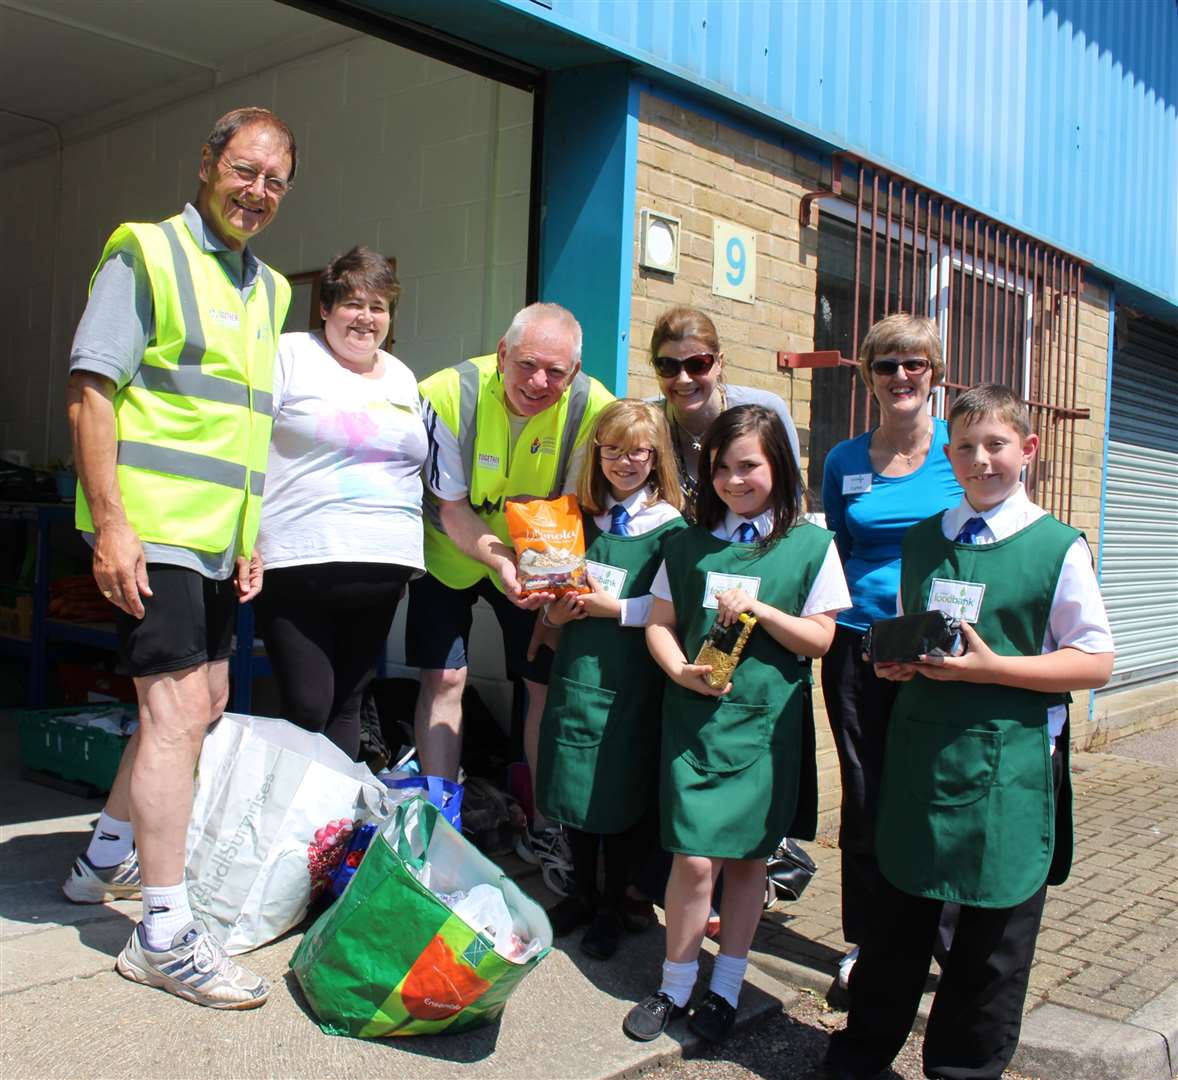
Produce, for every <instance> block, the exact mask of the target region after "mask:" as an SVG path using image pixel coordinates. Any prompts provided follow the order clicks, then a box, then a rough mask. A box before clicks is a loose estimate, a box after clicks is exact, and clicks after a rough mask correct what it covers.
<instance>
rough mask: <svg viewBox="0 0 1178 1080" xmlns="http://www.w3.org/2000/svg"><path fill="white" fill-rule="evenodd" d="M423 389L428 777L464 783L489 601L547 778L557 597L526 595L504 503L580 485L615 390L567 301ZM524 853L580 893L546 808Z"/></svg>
mask: <svg viewBox="0 0 1178 1080" xmlns="http://www.w3.org/2000/svg"><path fill="white" fill-rule="evenodd" d="M420 389H421V397H422V412H423V416H424V418H425V428H426V434H427V436H428V437H429V454H428V457H427V458H426V463H425V483H426V499H425V510H426V523H425V567H426V574H425V576H424V577H420V578H418V579H417V580H416V581H413V582H412V583H411V584H410V586H409V612H408V617H407V621H406V632H405V658H406V660H407V662H408V663H410V664H412V665H413V666H414V667H418V668H420V669H421V693H420V696H419V697H418V701H417V710H416V714H415V717H414V728H415V734H416V741H417V751H418V755H419V757H420V758H421V765H422V770H423V771H424V772H428V773H431V774H433V775H436V776H444V777H446V778H448V779H450V780H453V779H455V778H456V777H457V774H458V764H459V757H460V755H461V752H462V691H463V689H464V687H465V686H466V668H467V642H468V639H469V637H470V627H471V609H472V608H473V606H474V604H475V602H476V601H477V600H478V599H479V598H480V597H481V598H482V599H484V600H486V601H487V602H488V603H489V604H490V605H491V608H492V610H493V611H494V613H495V617H496V619H497V620H498V622H499V626H500V628H501V629H502V631H503V652H504V661H505V666H506V668H507V674H508V676H509V677H510V678H513V679H515V678H522V679H523V681H524V686H525V688H526V689H527V713H526V716H525V719H524V749H525V753H526V755H527V759H528V763H529V765H530V767H531V769H532V773H533V776H534V775H535V769H536V754H537V746H538V744H539V738H540V717H541V716H542V714H543V712H544V701H545V697H546V694H547V686H548V673H549V669H550V667H551V664H552V652H551V650H550V649H548V648H547V647H546V646H545V647H541V648H540V649H538V650H537V651H536V652H535V655H534V656H532V657H529V655H528V654H529V651H530V650H529V644H530V642H531V639H532V634H533V629H534V627H535V623H536V611H537V609H538V608H539V607H541V606H542V605H543V604H545V603H547V602H549V601H551V600H552V599H554V597H553V596H552V595H551V594H550V593H532V594H530V595H528V596H525V595H524V593H523V591H522V590H521V588H520V585H519V581H518V579H517V576H516V563H515V554H514V550H513V548H512V545H511V542H510V540H509V539H508V533H507V524H506V513H505V510H504V503H505V501H506V500H507V499H510V498H520V497H524V496H533V497H539V498H544V499H547V498H553V497H555V496H558V495H560V494H562V493H565V492H569V491H574V490H575V489H576V481H577V476H578V474H579V472H580V461H581V459H582V458H583V456H584V447H585V443H586V441H587V439H588V435H589V432H590V430H591V429H592V427H593V421H594V418H595V417H596V416H597V414H598V413H599V412H600V411H601V410H602V409H603V408H605V406H606V405H608V404H609V402H610V401H612V400H613V395H612V394H610V392H609V391H608V390H607V389H606V388H605V387H604V386H602V385H601V383H599V382H598V381H597V380H596V379H592V378H590V377H589V376H588V375H586V374H585V373H584V372H582V371H581V326H580V324H579V323H578V322H577V320H576V319H575V318H573V316H572V314H571V313H570V312H568V311H566V310H565V309H564V308H562V307H560V306H559V305H558V304H532V305H530V306H529V307H526V308H524V309H523V310H522V311H520V312H519V313H518V314H517V315H516V316H515V318H514V319H512V321H511V325H510V326H509V327H508V328H507V333H505V334H504V335H503V337H502V339H501V340H500V341H499V346H498V348H497V349H496V351H495V352H494V353H491V354H490V355H488V356H480V357H477V358H475V359H473V360H467V361H465V362H463V363H461V364H458V365H457V366H455V367H451V368H445V369H443V370H442V371H439V372H436V373H435V374H433V375H431V376H430V377H429V378H427V379H425V380H424V381H423V382H422V383H421V387H420ZM519 854H520V855H521V856H522V857H523V858H525V859H527V860H528V861H529V862H531V863H533V864H537V863H538V864H539V866H540V868H541V871H542V872H543V876H544V880H545V882H546V883H547V885H548V887H549V888H551V889H552V890H553V891H554V892H556V893H558V894H559V895H561V896H564V895H566V894H567V892H568V890H569V888H570V887H571V874H572V866H571V862H570V858H569V852H568V849H567V846H566V844H565V842H564V838H563V836H562V835H561V832H560V828H559V826H556V825H551V824H550V823H548V822H547V821H545V820H544V819H543V817H542V816H541V815H540V814H538V813H537V814H536V816H535V818H534V820H533V823H532V828H531V830H530V831H529V832H528V834H527V836H526V837H525V838H523V840H522V841H521V845H520V847H519Z"/></svg>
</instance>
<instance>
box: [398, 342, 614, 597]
mask: <svg viewBox="0 0 1178 1080" xmlns="http://www.w3.org/2000/svg"><path fill="white" fill-rule="evenodd" d="M420 390H421V396H422V397H423V398H424V399H425V400H427V401H428V402H429V403H430V404H431V405H432V406H433V409H434V412H435V414H436V416H435V417H431V418H430V421H429V423H441V424H445V425H446V427H447V428H448V429H449V431H450V433H451V434H452V435H453V436H454V437H455V438H456V439H457V440H458V445H459V448H460V450H461V454H462V461H463V463H464V465H465V467H466V476H465V479H466V481H467V485H468V489H469V490H468V494H467V498H468V499H469V500H470V505H471V509H473V510H474V512H475V513H476V514H478V515H479V517H481V518H482V519H483V520H484V521H485V522H486V523H487V525H488V526H489V527H490V528H491V530H492V531H493V532H494V533H495V535H496V536H498V537H499V538H500V539H501V540H502V541H503V542H504V543H505V544H507V545H508V547H510V546H511V540H510V539H509V538H508V534H507V518H506V515H505V513H504V509H503V503H504V501H505V500H506V499H509V498H512V497H514V496H518V495H531V496H539V497H541V498H554V497H556V496H557V495H559V494H560V493H561V490H562V489H563V487H564V484H565V474H566V473H567V472H568V466H569V461H570V460H571V458H572V455H573V451H574V450H575V449H576V448H577V447H578V446H580V445H581V444H582V443H583V442H584V441H585V439H586V438H587V437H588V435H589V431H590V430H591V429H592V427H593V421H594V420H595V419H596V417H597V414H598V413H599V412H601V410H602V409H604V408H605V407H606V405H608V404H609V403H610V402H611V401H612V400H613V394H611V393H610V392H609V391H608V390H607V389H606V388H605V387H604V386H602V385H601V383H599V382H598V381H597V380H596V379H594V378H591V377H590V376H588V375H586V374H585V373H584V372H578V373H577V376H576V378H574V379H573V381H572V383H571V384H570V385H569V387H568V389H566V390H565V392H564V393H563V394H562V395H561V397H560V400H559V401H557V403H556V404H555V405H551V406H549V407H548V408H547V409H545V410H544V411H543V412H542V413H540V414H539V415H537V416H533V417H531V418H530V419H529V420H528V422H527V424H526V425H525V426H524V429H523V431H522V432H521V433H520V436H519V441H518V442H517V443H516V445H515V447H514V449H513V448H512V446H511V427H510V424H509V421H508V415H507V399H506V397H505V395H504V392H503V379H502V377H501V376H500V374H499V358H498V356H497V355H496V354H494V353H492V354H491V355H489V356H479V357H476V358H475V359H473V360H467V361H465V362H463V363H461V364H458V365H457V366H456V367H450V368H444V369H443V370H442V371H438V372H435V373H434V374H433V375H431V376H429V378H427V379H425V380H423V381H422V383H421V385H420ZM427 433H428V434H430V440H431V442H432V441H433V433H432V432H430V431H429V425H428V424H427ZM434 460H435V459H434V456H433V455H432V454H431V456H430V458H428V459H427V460H426V473H427V475H426V480H427V489H426V490H427V496H426V500H425V510H426V514H425V519H426V521H425V565H426V569H427V570H428V571H429V572H430V573H431V574H433V576H434V577H436V578H437V579H438V580H439V581H440V582H442V584H443V585H448V586H449V587H450V588H451V589H465V588H469V587H470V586H471V585H475V584H477V583H478V582H479V581H480V580H482V579H483V578H485V577H486V578H490V579H491V580H492V581H493V582H494V583H495V585H496V587H497V588H500V589H502V587H503V586H502V584H501V583H500V581H499V577H498V575H497V574H495V573H493V572H492V571H491V569H490V568H489V567H487V566H485V565H483V563H481V562H479V561H478V560H477V559H472V558H471V557H470V556H469V555H465V554H463V552H462V551H460V550H459V548H458V546H457V545H456V544H455V543H454V542H453V541H452V540H451V539H450V538H449V537H448V536H446V534H445V533H444V532H442V529H441V520H440V517H439V515H438V506H437V500H436V499H435V498H434V497H433V496H432V495H430V494H428V491H429V489H428V481H429V479H430V477H429V475H428V473H429V470H430V469H431V468H433V467H435V466H434Z"/></svg>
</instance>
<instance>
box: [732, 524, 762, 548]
mask: <svg viewBox="0 0 1178 1080" xmlns="http://www.w3.org/2000/svg"><path fill="white" fill-rule="evenodd" d="M736 539H737V542H738V543H741V544H755V543H756V542H757V527H756V525H754V524H753V523H752V522H751V521H742V522H741V523H740V527H739V528H738V529H737V530H736Z"/></svg>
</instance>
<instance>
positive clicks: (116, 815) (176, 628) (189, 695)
mask: <svg viewBox="0 0 1178 1080" xmlns="http://www.w3.org/2000/svg"><path fill="white" fill-rule="evenodd" d="M295 157H296V150H295V141H294V136H293V135H292V134H291V131H290V129H289V128H288V127H287V126H286V125H285V124H284V123H283V122H282V121H281V120H279V119H278V117H276V116H274V114H273V113H271V112H270V111H269V110H267V109H260V108H243V109H234V110H233V111H232V112H229V113H226V115H225V116H223V117H221V119H220V120H218V121H217V123H216V125H215V126H214V127H213V130H212V132H211V133H210V134H209V137H208V140H207V142H206V143H205V145H204V147H203V148H202V150H201V156H200V166H199V170H198V176H199V179H200V187H199V189H198V191H197V196H196V199H195V201H194V202H193V203H189V204H188V205H186V206H185V207H184V209H183V211H182V212H181V213H179V214H177V215H176V216H175V217H172V218H169V219H168V220H166V221H163V222H160V223H159V224H154V225H152V224H138V223H132V224H125V225H121V226H119V228H117V229H116V230H115V231H114V233H113V234H112V235H111V238H110V239H109V240H108V241H107V243H106V247H105V249H104V250H103V253H102V257H101V259H100V260H99V263H98V268H97V269H96V270H95V272H94V276H93V279H92V280H91V283H90V299H89V301H88V302H87V305H86V310H85V312H84V313H83V315H82V320H81V322H80V323H79V325H78V330H77V333H76V335H75V337H74V343H73V347H72V349H71V352H70V380H69V388H68V392H67V403H68V408H69V421H70V428H71V431H72V434H73V442H74V458H75V462H76V465H77V470H78V478H79V481H80V484H79V491H78V502H77V524H78V528H79V529H80V530H81V531H82V533H83V534H84V535H85V537H86V538H87V540H88V541H89V543H90V544H91V546H92V547H93V549H94V580H95V582H96V583H97V585H98V588H99V589H100V590H101V591H102V595H103V596H105V597H106V599H107V600H109V601H110V603H111V604H112V605H113V609H114V610H113V615H114V618H115V626H116V629H117V632H118V639H119V658H120V661H121V663H122V666H123V667H124V668H125V670H126V671H127V672H128V673H129V674H130V675H132V676H133V677H134V679H135V691H136V694H137V695H138V699H139V721H140V722H139V729H138V731H137V732H136V733H135V735H134V736H132V739H131V741H130V743H128V746H127V749H126V751H125V752H124V754H123V760H122V763H121V764H120V766H119V772H118V776H117V777H116V778H115V782H114V786H113V788H112V789H111V793H110V796H109V798H108V799H107V804H106V807H105V808H104V809H103V811H102V814H101V816H100V817H99V820H98V827H97V828H96V829H95V832H94V837H93V839H92V840H91V842H90V846H89V847H88V848H87V850H86V852H85V853H84V854H82V855H80V856H79V857H78V859H77V861H76V862H75V863H74V866H73V869H72V870H71V872H70V876H69V878H67V880H66V882H65V884H64V886H63V888H64V891H65V894H66V896H67V897H69V899H71V900H73V901H75V902H76V903H102V902H103V901H105V900H118V899H127V900H130V899H134V898H136V897H138V896H140V894H142V898H143V921H142V922H141V923H140V924H139V925H138V926H136V928H135V930H134V932H133V933H132V935H131V939H130V941H129V942H128V943H127V946H126V948H124V949H123V951H122V953H121V954H120V955H119V958H118V961H117V963H116V967H117V969H118V971H119V973H120V974H122V975H123V976H125V977H126V978H128V979H131V980H133V981H135V982H141V983H145V984H146V985H149V986H156V987H160V988H161V989H164V990H167V991H169V992H170V993H173V994H176V995H177V996H178V997H182V998H185V999H187V1000H189V1001H194V1002H196V1003H197V1004H200V1005H207V1006H210V1007H212V1008H219V1009H248V1008H252V1007H254V1006H257V1005H261V1004H262V1003H263V1002H264V1001H265V1000H266V996H267V994H268V993H269V990H270V987H269V984H268V983H267V981H266V980H265V979H263V978H260V977H258V976H257V975H254V974H253V973H252V972H249V971H247V970H246V969H245V968H243V967H241V966H240V965H238V964H237V963H235V962H234V961H232V960H230V959H229V958H228V957H227V956H226V955H225V953H224V951H223V950H222V949H221V946H220V945H219V944H218V943H217V941H216V940H215V939H214V938H212V937H211V936H210V935H209V934H207V933H206V932H205V928H204V926H203V924H202V923H200V922H199V921H196V920H194V919H193V917H192V912H191V909H190V907H189V902H188V894H187V890H186V887H185V884H184V846H185V835H186V832H187V828H188V820H189V817H190V816H191V813H192V774H193V768H194V766H195V764H196V759H197V756H198V754H199V752H200V745H201V740H202V739H203V737H204V733H205V730H206V729H207V728H208V726H209V724H210V723H211V722H212V721H213V720H215V719H216V718H217V717H218V716H220V715H221V712H222V711H223V710H224V708H225V703H226V701H227V699H228V695H229V665H228V656H229V651H230V640H231V637H232V633H233V624H234V617H235V612H236V610H237V606H238V603H244V602H245V601H247V600H249V599H250V598H251V597H253V596H255V595H257V593H258V592H259V591H260V589H261V587H262V566H261V562H260V560H259V559H258V558H257V557H256V556H255V555H254V552H253V544H254V538H255V536H256V535H257V531H258V521H259V516H260V511H261V500H262V488H263V485H264V483H265V479H266V464H267V454H268V449H269V443H270V422H271V400H272V399H271V393H272V389H273V369H274V355H275V349H276V347H277V344H278V334H279V331H280V330H281V329H282V323H283V320H284V319H285V317H286V311H287V308H288V307H289V306H290V286H289V284H287V282H286V279H285V278H283V277H282V275H280V274H278V273H276V272H275V271H273V270H272V269H270V267H268V266H266V264H265V263H263V262H261V261H260V260H259V259H258V258H257V257H256V256H255V255H254V254H253V253H252V252H251V251H250V249H249V247H248V243H249V241H251V240H252V239H253V238H254V237H255V236H257V235H258V233H260V232H261V231H262V230H263V229H264V228H266V226H267V225H269V224H270V222H271V221H273V220H274V216H275V214H277V212H278V207H279V204H280V203H281V201H282V198H283V196H285V195H286V193H287V192H288V191H289V190H290V185H291V182H292V180H293V179H294V173H295Z"/></svg>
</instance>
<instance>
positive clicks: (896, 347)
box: [822, 315, 961, 988]
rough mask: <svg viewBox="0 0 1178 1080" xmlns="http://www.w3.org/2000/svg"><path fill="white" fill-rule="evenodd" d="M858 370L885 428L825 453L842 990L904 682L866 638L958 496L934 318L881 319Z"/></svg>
mask: <svg viewBox="0 0 1178 1080" xmlns="http://www.w3.org/2000/svg"><path fill="white" fill-rule="evenodd" d="M859 375H860V377H861V378H862V379H863V382H864V383H865V384H866V385H867V387H868V389H869V390H870V391H871V393H872V394H873V395H874V397H875V400H876V402H877V403H878V405H879V427H877V428H875V429H874V430H872V431H869V432H867V433H866V434H864V435H860V436H858V437H857V438H854V439H847V440H846V441H844V442H841V443H839V444H838V445H837V446H835V448H834V449H833V450H831V452H830V454H829V455H828V456H827V458H826V465H825V470H824V472H823V477H822V504H823V510H824V511H825V513H826V524H827V527H828V528H830V529H831V530H833V532H834V536H835V543H836V544H838V549H839V554H840V555H841V556H842V560H843V568H844V570H845V571H846V575H847V584H848V586H849V587H850V590H851V601H852V607H850V608H849V609H848V610H846V611H843V612H840V614H839V616H838V625H837V627H836V629H835V637H834V643H833V644H832V645H831V647H830V652H829V653H827V655H826V659H825V660H823V662H822V694H823V697H824V698H825V700H826V714H827V716H828V717H829V718H830V727H831V731H832V733H833V735H834V742H835V748H836V750H837V751H838V759H839V773H840V776H841V779H842V789H843V800H842V813H841V819H840V820H841V824H840V827H839V847H840V848H841V849H842V888H843V898H842V908H843V937H844V938H846V940H847V941H848V942H850V943H851V944H852V945H854V946H855V948H853V949H852V950H851V951H850V952H849V953H848V954H847V955H846V956H845V957H843V959H842V962H841V963H840V964H839V983H840V985H841V986H842V987H844V988H846V986H847V981H848V979H849V977H850V973H851V969H852V967H853V966H854V964H855V960H856V959H857V958H858V955H859V949H858V945H859V943H860V942H861V941H862V940H863V934H864V932H865V927H866V925H867V917H868V912H869V909H870V906H871V904H872V902H873V898H874V897H875V896H876V894H877V891H878V888H877V882H878V881H879V870H878V868H877V866H876V861H875V816H876V805H877V802H878V797H879V782H880V774H881V771H882V769H883V750H884V742H885V736H886V734H887V724H888V717H889V716H890V714H891V710H892V703H893V701H894V700H895V697H896V690H897V687H898V686H899V684H898V683H890V682H887V681H886V680H883V679H877V678H876V676H875V672H874V671H873V670H872V667H871V664H869V663H867V662H866V661H864V660H863V657H862V648H861V642H862V639H863V634H864V633H865V632H866V631H867V628H868V627H869V626H870V625H871V624H872V623H873V622H874V621H875V620H877V619H890V618H892V617H894V616H895V614H896V591H897V589H898V588H899V584H900V543H901V541H902V540H903V539H904V533H905V532H907V531H908V527H909V526H910V525H914V524H915V523H916V522H918V521H921V520H923V519H924V518H926V517H931V516H932V515H933V514H936V513H938V512H939V511H941V510H947V509H949V508H950V507H952V506H955V505H956V504H957V503H958V502H960V501H961V488H960V486H959V485H958V483H957V481H956V480H955V479H954V478H953V470H952V469H951V468H950V466H949V459H948V458H947V457H946V456H945V451H944V446H945V443H946V442H947V441H948V437H949V432H948V428H947V427H946V425H945V421H944V420H938V419H935V418H934V417H933V416H932V415H931V413H930V412H929V409H928V400H929V396H930V394H931V393H932V391H933V388H934V387H936V386H937V385H939V384H940V382H941V380H942V379H943V378H944V375H945V361H944V358H943V356H942V354H941V341H940V337H939V336H938V334H937V327H936V324H935V323H934V322H933V321H932V320H931V319H920V318H916V317H915V316H912V315H889V316H888V317H887V318H885V319H881V320H880V321H879V322H877V323H876V324H875V325H874V326H873V327H872V328H871V329H870V330H869V331H868V332H867V336H866V337H865V338H864V339H863V344H862V346H861V347H860V349H859Z"/></svg>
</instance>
